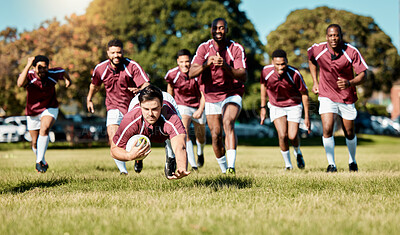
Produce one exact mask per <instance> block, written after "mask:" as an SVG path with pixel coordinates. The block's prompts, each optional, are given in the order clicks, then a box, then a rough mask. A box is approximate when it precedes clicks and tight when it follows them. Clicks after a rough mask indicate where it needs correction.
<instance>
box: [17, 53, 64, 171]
mask: <svg viewBox="0 0 400 235" xmlns="http://www.w3.org/2000/svg"><path fill="white" fill-rule="evenodd" d="M49 62H50V61H49V59H48V58H47V57H46V56H43V55H37V56H35V57H29V58H28V62H27V64H26V66H25V68H24V70H23V71H22V73H21V74H20V75H19V77H18V81H17V85H18V87H25V88H26V91H27V98H26V109H25V112H26V115H27V125H28V131H29V134H30V135H31V137H32V142H31V145H32V150H33V152H34V153H35V155H36V170H37V171H38V172H39V173H45V172H46V171H47V169H48V168H49V164H48V163H47V162H46V160H45V157H44V156H45V153H46V150H47V147H48V144H49V131H50V128H51V127H52V126H53V124H54V123H55V122H56V120H57V116H58V101H57V95H56V89H55V85H56V84H57V82H58V81H59V80H64V82H65V87H67V88H68V87H69V86H70V85H71V79H70V77H69V75H68V73H67V72H66V71H65V70H64V69H62V68H49ZM32 66H33V70H29V69H30V68H31V67H32Z"/></svg>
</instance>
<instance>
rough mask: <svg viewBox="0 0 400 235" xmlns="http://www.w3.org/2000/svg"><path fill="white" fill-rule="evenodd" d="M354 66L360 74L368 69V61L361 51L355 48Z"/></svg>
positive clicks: (355, 70)
mask: <svg viewBox="0 0 400 235" xmlns="http://www.w3.org/2000/svg"><path fill="white" fill-rule="evenodd" d="M352 65H353V68H354V72H356V74H360V73H362V72H364V71H365V70H367V69H368V65H367V63H365V60H364V58H363V57H362V55H361V53H360V52H359V51H358V50H357V49H355V50H354V53H353V63H352Z"/></svg>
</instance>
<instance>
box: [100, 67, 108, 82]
mask: <svg viewBox="0 0 400 235" xmlns="http://www.w3.org/2000/svg"><path fill="white" fill-rule="evenodd" d="M107 69H108V65H107V67H106V69H105V70H104V72H103V74H102V75H101V80H102V81H103V79H104V77H105V76H106V73H107Z"/></svg>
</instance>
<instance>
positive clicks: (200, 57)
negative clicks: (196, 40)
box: [192, 44, 206, 65]
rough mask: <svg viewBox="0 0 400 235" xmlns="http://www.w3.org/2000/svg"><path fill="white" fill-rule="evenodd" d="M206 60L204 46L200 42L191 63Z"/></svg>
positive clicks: (199, 62)
mask: <svg viewBox="0 0 400 235" xmlns="http://www.w3.org/2000/svg"><path fill="white" fill-rule="evenodd" d="M205 61H206V47H205V44H201V45H200V46H199V47H198V48H197V51H196V54H195V55H194V57H193V60H192V64H199V65H202V64H203V63H204V62H205Z"/></svg>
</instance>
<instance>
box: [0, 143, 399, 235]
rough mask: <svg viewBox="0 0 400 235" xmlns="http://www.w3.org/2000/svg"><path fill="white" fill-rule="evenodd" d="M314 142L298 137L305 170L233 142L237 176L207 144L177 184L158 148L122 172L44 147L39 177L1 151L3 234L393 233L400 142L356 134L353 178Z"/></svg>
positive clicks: (340, 155) (271, 149)
mask: <svg viewBox="0 0 400 235" xmlns="http://www.w3.org/2000/svg"><path fill="white" fill-rule="evenodd" d="M319 141H320V139H318V140H317V141H314V142H311V141H307V140H303V142H304V146H303V147H302V151H303V154H304V157H305V161H306V169H305V170H299V169H297V168H296V167H295V168H294V170H293V171H291V172H286V171H284V170H283V159H282V157H281V155H280V152H279V149H278V147H276V146H266V147H262V146H243V145H240V146H239V147H238V158H237V162H236V172H237V174H236V177H228V176H224V175H222V174H221V173H220V170H219V168H218V165H217V162H216V160H215V159H214V157H213V153H212V149H211V145H207V146H206V149H205V151H206V152H205V153H206V163H205V166H204V167H203V168H201V169H200V171H199V172H198V173H194V172H192V174H191V175H190V176H188V177H186V178H184V179H182V180H179V181H168V180H166V179H165V177H164V174H163V165H164V161H165V155H164V149H163V148H161V147H157V148H153V149H152V153H151V154H150V156H149V157H148V158H147V159H146V160H145V161H144V169H143V171H142V173H140V174H136V173H135V172H134V171H133V163H129V164H128V165H129V171H130V173H129V175H128V176H120V175H119V174H118V172H117V169H116V166H115V164H114V162H113V161H112V159H111V157H110V156H109V149H108V148H86V149H84V148H79V149H56V148H54V147H53V148H52V146H50V149H49V150H48V152H47V154H46V160H47V161H48V162H49V165H50V168H49V171H48V172H47V173H45V174H39V173H36V171H35V170H34V166H35V165H34V161H35V160H34V156H33V153H32V151H31V150H30V149H29V148H28V147H27V146H25V148H21V145H18V146H19V148H18V149H10V148H9V147H4V145H3V146H0V149H3V150H0V205H1V206H0V218H1V221H2V222H1V226H0V234H399V232H400V203H399V202H400V138H395V137H384V136H369V135H362V136H361V135H360V136H359V146H358V149H357V160H358V165H359V169H360V171H359V172H358V173H349V172H348V153H347V148H346V146H345V145H343V141H342V140H340V139H338V141H337V143H338V146H337V147H336V149H335V150H336V151H335V153H336V163H337V166H338V173H335V174H327V173H325V170H326V167H327V160H326V157H325V153H324V150H323V147H322V146H321V144H320V143H318V142H319ZM5 149H7V150H5ZM291 151H292V149H291ZM292 162H293V163H294V165H295V164H296V163H295V160H294V159H293V157H292Z"/></svg>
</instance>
